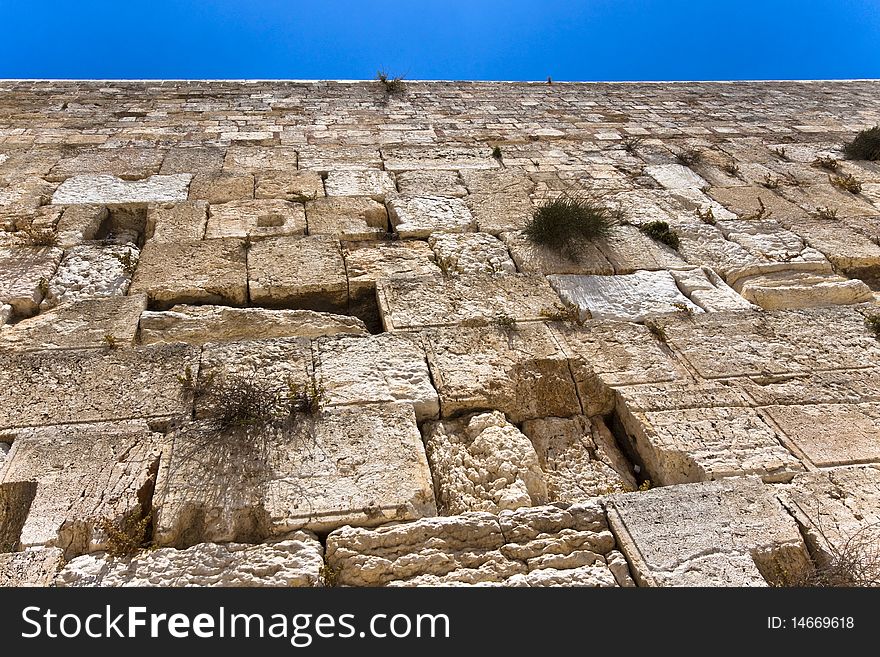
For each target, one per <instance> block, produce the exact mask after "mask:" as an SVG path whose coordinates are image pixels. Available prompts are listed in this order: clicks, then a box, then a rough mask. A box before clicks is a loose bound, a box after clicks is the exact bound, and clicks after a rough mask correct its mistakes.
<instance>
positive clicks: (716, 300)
mask: <svg viewBox="0 0 880 657" xmlns="http://www.w3.org/2000/svg"><path fill="white" fill-rule="evenodd" d="M669 273H670V274H672V278H674V279H675V283H676V285H678V289H679V290H681V292H682V293H683V294H685V295H686V296H687V297H688V298H689V299H690V300H691V301H693V302H694V303H695V304H697V305H698V306H700V307H701V308H702V309H703V310H705V311H707V312H724V311H727V310H754V309H756V307H755V306H753V305H752V304H751V303H749V302H748V301H746V300H745V299H744V298H743V297H741V296H740V295H739V294H737V293H736V292H734V290H733V289H732V288H730V287H728V285H727V283H725V282H724V281H723V280H722V279H721V277H720V276H719V275H718V274H716V273H715V272H714V271H712V270H711V269H710V268H709V267H701V268H698V269H683V270H679V271H671V272H669Z"/></svg>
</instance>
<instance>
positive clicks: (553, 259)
mask: <svg viewBox="0 0 880 657" xmlns="http://www.w3.org/2000/svg"><path fill="white" fill-rule="evenodd" d="M499 237H500V238H501V240H502V241H503V242H504V243H505V244H506V245H507V248H508V250H509V251H510V256H511V258H512V259H513V261H514V262H515V263H516V267H517V269H518V270H519V271H521V272H525V273H537V274H602V275H608V274H613V273H614V266H613V265H612V264H611V263H610V262H609V261H608V258H606V257H605V254H604V253H603V252H602V250H601V249H600V248H599V246H598V245H597V244H593V243H590V242H587V243H585V244H583V245H581V246H580V247H579V248H578V249H577V250H576V252H575V253H572V254H562V253H557V252H556V251H554V250H552V249H550V248H548V247H546V246H540V245H536V244H533V243H532V242H530V241H529V240H528V239H526V237H525V236H524V235H523V234H522V232H521V231H513V232H504V233H501V235H500V236H499Z"/></svg>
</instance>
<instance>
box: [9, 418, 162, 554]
mask: <svg viewBox="0 0 880 657" xmlns="http://www.w3.org/2000/svg"><path fill="white" fill-rule="evenodd" d="M11 437H12V451H10V453H9V456H8V457H7V459H6V461H5V462H4V464H3V467H2V469H0V484H10V483H13V482H22V481H35V482H36V483H37V486H36V494H35V496H34V497H33V500H32V501H31V502H30V509H29V511H28V514H27V520H26V521H25V522H24V525H23V526H22V529H21V536H20V539H19V541H20V544H21V546H22V547H23V548H26V547H31V546H37V545H44V546H49V547H59V548H61V549H62V550H64V555H65V557H67V558H70V557H71V556H75V555H77V554H83V553H85V552H95V551H97V550H102V549H106V546H107V541H108V540H109V538H108V535H107V532H106V530H105V528H104V527H102V523H103V522H110V523H112V524H114V525H117V526H125V523H126V521H128V522H131V521H135V522H136V521H137V520H140V519H141V518H143V517H144V516H146V515H147V514H148V513H149V511H150V510H149V508H144V504H148V503H149V502H148V500H149V496H150V493H151V491H152V487H153V483H154V481H155V479H154V477H155V473H156V468H157V467H158V463H159V452H160V443H159V441H160V439H161V436H160V435H159V434H154V433H152V432H151V431H150V429H149V427H148V426H147V424H146V422H143V421H133V422H107V423H98V424H70V425H60V426H55V427H41V428H30V429H18V430H15V431H14V432H12V434H11Z"/></svg>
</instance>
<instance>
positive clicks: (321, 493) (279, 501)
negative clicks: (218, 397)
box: [153, 404, 436, 548]
mask: <svg viewBox="0 0 880 657" xmlns="http://www.w3.org/2000/svg"><path fill="white" fill-rule="evenodd" d="M171 440H172V445H171V447H170V451H169V452H168V453H166V454H164V455H163V458H162V463H161V465H160V469H159V474H158V479H157V483H156V494H155V497H154V500H153V503H154V508H155V522H156V525H155V539H156V542H157V544H159V545H162V546H174V547H179V548H180V547H187V546H190V545H194V544H196V543H201V542H226V541H239V542H256V541H261V540H264V539H266V538H268V537H270V536H284V535H286V534H288V533H289V532H292V531H296V530H299V529H308V530H311V531H322V532H323V531H329V530H333V529H336V528H337V527H340V526H342V525H356V526H357V525H360V526H373V525H379V524H382V523H385V522H389V521H393V520H397V521H404V520H415V519H417V518H420V517H422V516H431V515H434V514H435V513H436V507H435V504H434V495H433V491H432V488H431V474H430V471H429V469H428V463H427V459H426V458H425V451H424V447H423V446H422V442H421V436H420V435H419V431H418V427H417V426H416V421H415V415H414V414H413V411H412V407H411V406H410V405H409V404H381V405H371V406H369V407H359V406H348V407H336V408H332V409H325V410H323V411H321V412H320V413H319V414H318V415H316V416H304V417H301V418H297V419H296V420H295V421H294V422H292V423H291V424H289V425H288V427H287V428H286V429H285V430H283V431H275V430H270V429H263V428H260V427H256V426H250V427H232V428H229V429H225V430H222V431H218V428H217V426H216V425H215V424H212V423H211V421H210V420H209V421H205V422H201V423H195V424H192V425H189V426H184V427H181V428H180V429H178V430H177V431H175V432H174V433H173V434H172V436H171Z"/></svg>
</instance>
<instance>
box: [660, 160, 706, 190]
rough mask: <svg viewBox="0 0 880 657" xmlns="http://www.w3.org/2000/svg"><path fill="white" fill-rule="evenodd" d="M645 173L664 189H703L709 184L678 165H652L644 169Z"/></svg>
mask: <svg viewBox="0 0 880 657" xmlns="http://www.w3.org/2000/svg"><path fill="white" fill-rule="evenodd" d="M645 173H647V174H648V175H649V176H651V177H652V178H653V179H654V180H656V181H657V182H658V183H660V184H661V185H663V187H665V188H666V189H682V188H688V187H693V188H695V189H705V188H707V187H709V183H707V182H706V181H705V180H703V179H702V178H700V176H698V175H697V174H695V173H694V172H693V171H691V170H690V169H688V168H687V167H685V166H682V165H680V164H652V165H649V166H646V167H645Z"/></svg>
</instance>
